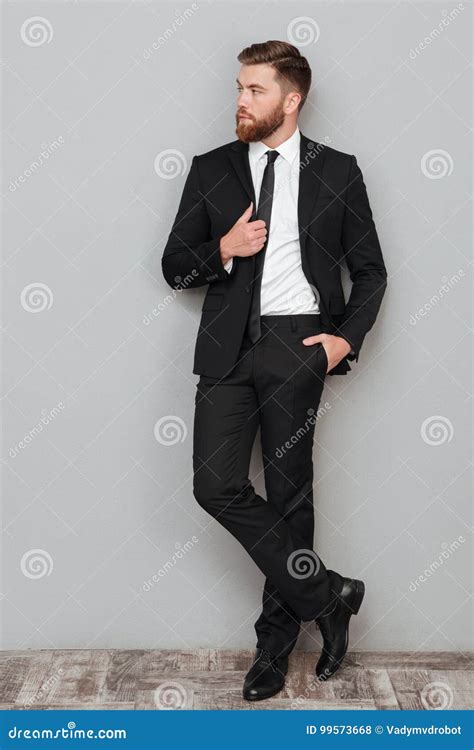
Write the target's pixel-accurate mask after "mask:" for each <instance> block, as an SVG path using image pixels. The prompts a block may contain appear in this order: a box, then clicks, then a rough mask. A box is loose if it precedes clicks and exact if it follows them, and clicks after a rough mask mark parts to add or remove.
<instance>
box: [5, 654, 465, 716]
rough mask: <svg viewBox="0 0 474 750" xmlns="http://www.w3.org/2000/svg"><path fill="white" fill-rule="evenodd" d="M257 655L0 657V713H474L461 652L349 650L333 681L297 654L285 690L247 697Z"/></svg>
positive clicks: (311, 657)
mask: <svg viewBox="0 0 474 750" xmlns="http://www.w3.org/2000/svg"><path fill="white" fill-rule="evenodd" d="M253 654H254V651H253V650H252V651H236V650H232V651H230V650H229V651H221V650H213V649H196V650H193V651H144V650H143V651H141V650H134V651H126V650H124V651H120V650H110V651H105V650H57V651H56V650H40V651H4V652H0V708H1V709H102V708H107V709H150V710H157V709H160V710H161V709H169V708H175V709H179V708H184V709H244V710H262V709H264V710H268V709H288V710H300V709H349V708H351V709H353V708H355V709H372V710H376V709H429V708H439V707H443V708H451V709H461V708H465V709H472V708H473V695H472V691H473V687H472V686H473V680H472V667H473V662H472V658H471V657H470V656H466V655H462V654H457V653H449V652H443V653H418V654H410V653H386V652H375V653H368V652H361V653H357V652H356V653H351V654H350V655H349V656H348V657H347V658H346V661H345V663H344V667H343V668H341V670H340V671H339V672H338V673H337V675H335V676H334V677H333V678H331V679H330V680H328V682H327V683H322V684H320V683H318V681H317V680H316V679H315V678H314V666H315V664H316V661H317V658H318V654H317V653H313V652H308V651H294V652H293V654H292V655H291V657H290V668H289V672H288V676H287V681H286V686H285V688H284V689H283V690H282V691H281V692H280V693H279V694H278V695H276V696H275V697H274V698H270V699H269V700H266V701H259V702H257V703H249V702H247V701H244V700H243V699H242V683H243V680H244V677H245V674H246V672H247V671H248V669H249V668H250V665H251V663H252V658H253Z"/></svg>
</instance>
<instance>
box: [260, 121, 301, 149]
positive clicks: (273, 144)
mask: <svg viewBox="0 0 474 750" xmlns="http://www.w3.org/2000/svg"><path fill="white" fill-rule="evenodd" d="M297 127H298V123H292V124H289V125H286V126H285V125H282V126H281V127H280V128H278V130H275V132H274V133H272V134H271V135H269V136H268V138H262V143H264V144H265V146H268V148H271V149H275V148H278V146H279V145H280V144H281V143H284V141H287V140H288V138H291V136H292V135H293V133H294V132H295V131H296V128H297Z"/></svg>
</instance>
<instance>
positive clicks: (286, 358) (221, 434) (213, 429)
mask: <svg viewBox="0 0 474 750" xmlns="http://www.w3.org/2000/svg"><path fill="white" fill-rule="evenodd" d="M261 326H262V335H261V338H260V339H259V340H258V341H257V342H256V343H254V344H253V343H252V342H251V341H250V339H249V338H248V337H247V336H246V337H245V338H244V340H243V343H242V347H241V350H240V354H239V358H238V361H237V363H236V365H235V366H234V368H233V369H232V370H231V372H230V373H229V374H227V375H226V376H225V377H224V378H212V377H209V376H205V375H201V376H200V379H199V382H198V384H197V390H196V399H195V415H194V436H193V491H194V496H195V498H196V500H197V502H198V503H199V505H200V506H201V507H202V508H204V509H205V510H206V511H207V512H208V513H209V514H211V515H212V516H213V517H214V518H215V519H216V520H217V521H218V522H219V523H220V524H221V525H222V526H223V527H224V528H226V529H227V530H228V531H229V532H230V533H231V534H232V535H233V536H234V537H235V538H236V539H237V540H238V541H239V542H240V543H241V544H242V545H243V547H244V548H245V549H246V550H247V552H248V554H249V555H250V556H251V557H252V559H253V560H254V562H255V563H256V564H257V566H258V567H259V568H260V570H261V571H262V572H263V573H264V575H265V577H266V581H265V587H264V591H263V608H262V612H261V614H260V616H259V617H258V619H257V621H256V622H255V629H256V632H257V639H258V640H257V646H258V647H261V648H266V649H268V650H269V651H270V653H272V654H275V655H280V656H283V655H287V654H288V653H290V651H291V650H292V648H293V647H294V645H295V643H296V639H297V637H298V633H299V630H300V623H301V621H302V620H312V619H314V618H316V617H318V616H319V615H322V614H324V613H326V612H328V611H330V610H331V609H332V607H333V606H334V600H335V596H336V594H337V593H339V592H340V591H341V588H342V578H341V576H340V575H339V574H338V573H336V572H334V571H330V570H326V568H325V566H324V564H323V562H322V560H321V558H320V557H319V556H318V555H317V554H316V552H315V551H314V550H313V536H314V508H313V438H314V430H315V424H316V417H317V412H318V407H319V403H320V399H321V394H322V392H323V387H324V382H325V377H326V370H327V366H328V360H327V356H326V352H325V349H324V347H323V346H322V344H314V345H312V346H305V345H304V344H303V343H302V340H303V339H304V338H306V337H308V336H311V335H316V334H318V333H320V332H321V329H320V322H319V315H318V314H300V315H271V316H265V315H264V316H262V317H261ZM259 424H260V434H261V443H262V456H263V469H264V479H265V491H266V496H267V497H266V499H264V498H262V497H261V496H260V495H258V494H256V492H255V489H254V487H253V485H252V483H251V481H250V479H249V476H248V474H249V465H250V458H251V453H252V448H253V444H254V441H255V436H256V432H257V428H258V425H259Z"/></svg>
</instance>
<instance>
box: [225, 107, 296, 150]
mask: <svg viewBox="0 0 474 750" xmlns="http://www.w3.org/2000/svg"><path fill="white" fill-rule="evenodd" d="M235 119H236V123H237V126H236V128H235V132H236V135H237V138H238V139H239V140H240V141H243V142H244V143H252V142H254V141H261V140H263V139H264V138H268V136H269V135H271V134H272V133H274V132H275V130H278V128H279V127H280V126H281V125H283V122H284V120H285V116H284V114H283V107H282V103H281V102H279V103H278V104H277V105H276V107H275V108H274V109H273V110H272V111H271V112H270V114H269V115H267V116H266V117H263V118H261V119H260V120H255V119H254V118H252V119H251V120H240V119H239V113H238V112H237V114H236V116H235Z"/></svg>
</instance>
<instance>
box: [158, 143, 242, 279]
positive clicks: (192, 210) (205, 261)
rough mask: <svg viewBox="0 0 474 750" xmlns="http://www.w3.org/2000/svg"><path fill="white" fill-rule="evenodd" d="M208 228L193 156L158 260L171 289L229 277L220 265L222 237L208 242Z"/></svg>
mask: <svg viewBox="0 0 474 750" xmlns="http://www.w3.org/2000/svg"><path fill="white" fill-rule="evenodd" d="M210 228H211V222H210V219H209V214H208V212H207V208H206V205H205V200H204V194H203V192H202V191H201V188H200V183H199V169H198V160H197V157H196V156H194V157H193V160H192V163H191V169H190V170H189V174H188V176H187V178H186V183H185V185H184V189H183V194H182V196H181V201H180V204H179V208H178V213H177V214H176V217H175V220H174V222H173V227H172V229H171V232H170V234H169V237H168V240H167V242H166V245H165V249H164V252H163V257H162V259H161V267H162V272H163V276H164V278H165V280H166V281H167V283H168V284H169V285H170V286H171V287H172V288H173V289H187V288H191V287H197V286H203V285H204V284H209V283H211V282H213V281H225V280H226V279H228V278H229V276H230V275H231V273H229V272H227V271H226V270H225V268H224V266H223V264H222V260H221V255H220V239H221V238H220V237H216V238H214V239H210ZM233 266H234V268H233V269H232V270H235V264H233Z"/></svg>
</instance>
